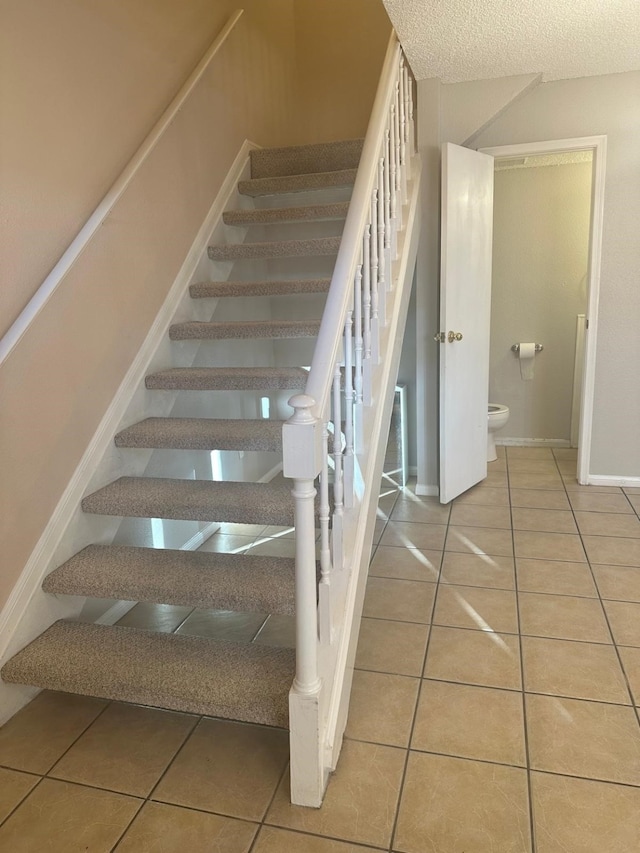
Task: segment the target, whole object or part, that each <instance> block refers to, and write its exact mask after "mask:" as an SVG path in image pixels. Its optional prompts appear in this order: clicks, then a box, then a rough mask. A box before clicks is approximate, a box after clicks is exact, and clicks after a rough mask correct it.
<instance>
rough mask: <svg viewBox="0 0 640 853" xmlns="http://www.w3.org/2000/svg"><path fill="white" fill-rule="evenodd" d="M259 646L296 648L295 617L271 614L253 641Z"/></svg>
mask: <svg viewBox="0 0 640 853" xmlns="http://www.w3.org/2000/svg"><path fill="white" fill-rule="evenodd" d="M253 642H254V643H258V644H259V645H261V646H281V647H284V648H286V649H294V648H295V646H296V620H295V616H286V615H285V614H284V613H272V614H271V616H269V618H268V619H267V621H266V622H265V623H264V626H263V627H262V629H261V630H260V633H259V634H258V636H257V637H256V638H255V640H254V641H253Z"/></svg>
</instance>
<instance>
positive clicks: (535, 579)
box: [516, 557, 598, 598]
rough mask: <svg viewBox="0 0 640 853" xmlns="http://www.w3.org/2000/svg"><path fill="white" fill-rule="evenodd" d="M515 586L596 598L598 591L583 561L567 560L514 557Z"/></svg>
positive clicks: (529, 589)
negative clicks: (516, 579) (516, 580)
mask: <svg viewBox="0 0 640 853" xmlns="http://www.w3.org/2000/svg"><path fill="white" fill-rule="evenodd" d="M516 574H517V576H518V589H519V590H520V591H521V592H552V593H555V594H556V595H579V596H585V597H586V598H597V597H598V591H597V590H596V586H595V584H594V582H593V577H592V575H591V572H590V570H589V565H588V564H587V563H572V562H570V561H568V560H530V559H527V558H526V557H518V558H517V559H516Z"/></svg>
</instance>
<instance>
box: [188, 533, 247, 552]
mask: <svg viewBox="0 0 640 853" xmlns="http://www.w3.org/2000/svg"><path fill="white" fill-rule="evenodd" d="M255 538H256V537H255V536H237V535H236V534H224V533H216V534H215V535H214V536H212V537H211V538H210V539H207V541H206V542H205V543H204V544H203V545H201V546H200V547H199V548H198V551H211V552H212V553H215V554H231V553H235V552H238V553H244V551H246V550H247V549H248V548H250V547H251V544H252V542H253V541H254V540H255Z"/></svg>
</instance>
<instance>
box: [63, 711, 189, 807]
mask: <svg viewBox="0 0 640 853" xmlns="http://www.w3.org/2000/svg"><path fill="white" fill-rule="evenodd" d="M197 721H198V718H197V717H194V716H191V715H188V714H176V713H173V712H171V711H159V710H156V709H154V708H142V707H140V706H138V705H126V704H124V703H120V702H114V703H113V704H111V705H110V706H109V707H108V708H107V710H106V711H105V712H104V714H101V715H100V717H98V719H97V720H96V721H95V723H93V725H92V726H91V727H90V728H89V729H87V731H86V732H85V733H84V734H83V735H82V737H81V738H80V739H79V740H77V741H76V743H74V745H73V746H72V747H71V749H70V750H69V751H68V752H67V753H66V754H65V755H63V757H62V758H61V759H60V761H59V762H58V763H57V764H56V765H55V766H54V767H53V769H52V770H51V771H50V775H51V776H53V777H54V778H56V779H64V780H66V781H67V782H79V783H80V784H84V785H92V786H94V787H96V788H107V789H109V790H111V791H118V792H119V793H121V794H131V795H133V796H135V797H146V796H147V795H148V794H149V793H150V792H151V789H152V788H153V786H154V785H155V784H156V782H157V781H158V779H159V778H160V776H161V775H162V773H163V772H164V771H165V769H166V768H167V766H168V765H169V762H170V761H171V760H172V758H173V757H174V755H175V754H176V753H177V751H178V750H179V749H180V747H181V746H182V744H183V743H184V741H185V739H186V738H187V736H188V735H189V732H190V731H191V730H192V729H193V727H194V726H195V724H196V723H197Z"/></svg>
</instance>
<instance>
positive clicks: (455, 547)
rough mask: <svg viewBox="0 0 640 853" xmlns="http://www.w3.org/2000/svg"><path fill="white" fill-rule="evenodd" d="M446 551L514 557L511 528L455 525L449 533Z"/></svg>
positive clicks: (450, 528)
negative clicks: (499, 528)
mask: <svg viewBox="0 0 640 853" xmlns="http://www.w3.org/2000/svg"><path fill="white" fill-rule="evenodd" d="M444 549H445V551H459V552H460V553H463V554H489V555H491V556H495V557H512V556H513V540H512V536H511V531H510V530H498V529H497V528H495V527H455V526H453V525H451V526H450V527H449V532H448V533H447V541H446V543H445V546H444Z"/></svg>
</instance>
